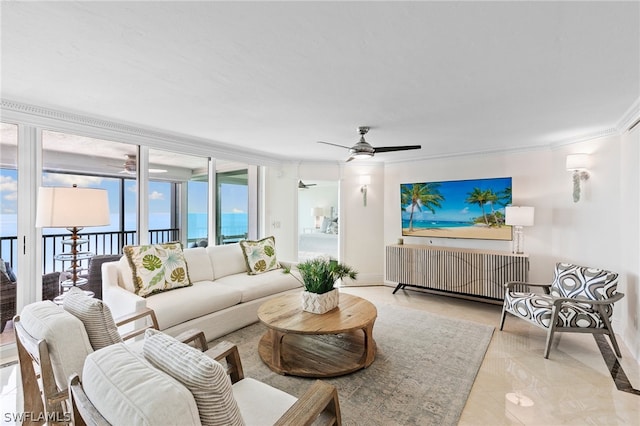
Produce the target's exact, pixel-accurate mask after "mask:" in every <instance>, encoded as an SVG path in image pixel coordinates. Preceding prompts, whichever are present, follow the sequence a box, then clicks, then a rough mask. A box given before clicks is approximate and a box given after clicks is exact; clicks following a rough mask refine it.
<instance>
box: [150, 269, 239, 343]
mask: <svg viewBox="0 0 640 426" xmlns="http://www.w3.org/2000/svg"><path fill="white" fill-rule="evenodd" d="M244 276H246V275H244ZM241 300H242V292H241V291H240V290H238V289H234V288H233V287H229V286H220V285H218V284H217V283H215V282H212V281H200V282H197V283H194V284H193V286H190V287H183V288H178V289H176V290H173V291H169V292H165V293H157V294H154V295H153V297H148V298H147V299H146V302H147V307H148V308H151V309H153V310H154V311H155V312H156V316H157V318H158V326H159V327H160V330H165V329H167V328H169V327H172V326H174V325H177V324H181V323H183V322H185V321H189V320H191V319H194V318H199V317H201V316H204V315H207V314H210V313H212V312H217V311H220V310H222V309H225V308H228V307H230V306H233V305H237V304H238V303H240V301H241Z"/></svg>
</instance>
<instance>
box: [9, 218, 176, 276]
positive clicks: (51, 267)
mask: <svg viewBox="0 0 640 426" xmlns="http://www.w3.org/2000/svg"><path fill="white" fill-rule="evenodd" d="M70 235H71V234H70V233H68V232H67V233H62V234H48V235H43V236H42V273H43V274H46V273H48V272H53V271H64V270H65V269H67V268H69V267H70V266H71V263H70V262H69V261H65V262H63V261H58V260H54V257H55V256H56V255H57V254H60V253H63V252H64V250H65V248H63V246H62V240H65V239H68V238H69V236H70ZM78 235H79V236H80V237H82V238H83V239H87V240H89V242H88V243H86V244H83V245H82V246H81V247H79V248H78V249H79V250H82V251H89V252H91V253H93V254H96V255H98V254H120V253H122V247H124V246H125V245H135V244H136V240H137V238H136V232H135V231H124V232H120V231H115V232H88V233H80V234H78ZM179 235H180V232H179V229H177V228H168V229H152V230H149V242H150V243H151V244H157V243H165V242H169V241H176V240H178V239H179ZM67 249H68V247H67ZM17 255H18V238H17V237H15V236H10V237H0V258H2V260H4V261H5V262H9V264H10V265H12V266H13V265H15V261H16V259H17ZM83 262H84V263H83ZM87 262H88V260H86V261H82V262H80V267H81V268H83V269H86V268H87V267H88V264H87ZM14 269H15V268H14Z"/></svg>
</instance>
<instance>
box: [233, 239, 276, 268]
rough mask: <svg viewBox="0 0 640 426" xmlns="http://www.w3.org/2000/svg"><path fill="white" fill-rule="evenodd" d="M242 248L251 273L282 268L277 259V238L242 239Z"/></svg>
mask: <svg viewBox="0 0 640 426" xmlns="http://www.w3.org/2000/svg"><path fill="white" fill-rule="evenodd" d="M240 248H242V254H243V255H244V260H245V262H246V263H247V271H248V273H249V275H256V274H261V273H263V272H267V271H271V270H273V269H278V268H280V264H279V263H278V259H276V238H275V237H273V236H271V237H267V238H263V239H262V240H258V241H250V240H243V241H240Z"/></svg>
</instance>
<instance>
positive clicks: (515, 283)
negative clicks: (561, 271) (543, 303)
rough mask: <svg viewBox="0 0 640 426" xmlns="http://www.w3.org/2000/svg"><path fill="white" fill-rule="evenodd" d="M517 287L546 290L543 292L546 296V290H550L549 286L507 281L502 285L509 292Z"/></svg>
mask: <svg viewBox="0 0 640 426" xmlns="http://www.w3.org/2000/svg"><path fill="white" fill-rule="evenodd" d="M517 285H522V286H525V287H540V288H542V289H546V290H545V292H546V293H547V294H549V292H548V290H549V289H550V288H551V284H539V283H526V282H524V281H509V282H506V283H505V284H504V286H505V287H506V288H507V289H509V290H510V289H512V288H513V287H515V286H517Z"/></svg>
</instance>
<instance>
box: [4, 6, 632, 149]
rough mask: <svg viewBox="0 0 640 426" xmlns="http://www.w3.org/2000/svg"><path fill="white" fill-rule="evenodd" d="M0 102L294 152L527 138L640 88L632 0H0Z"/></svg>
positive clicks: (538, 139) (626, 101) (605, 119)
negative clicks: (363, 138)
mask: <svg viewBox="0 0 640 426" xmlns="http://www.w3.org/2000/svg"><path fill="white" fill-rule="evenodd" d="M0 7H1V23H2V30H1V35H2V46H1V54H2V77H1V78H2V80H1V87H0V90H1V92H0V93H1V95H2V97H3V98H4V99H9V100H13V101H19V102H24V103H29V104H36V105H40V106H47V107H53V108H56V109H61V110H66V111H71V112H81V113H84V114H88V115H95V116H98V117H102V118H107V119H110V120H115V121H122V122H126V123H135V124H137V125H140V126H144V127H149V128H154V129H160V130H166V131H170V132H175V133H182V134H185V135H189V136H194V137H198V138H206V139H208V140H211V141H212V143H214V144H216V143H220V144H230V145H233V146H237V147H240V148H243V149H247V148H248V149H251V150H253V151H255V152H262V153H264V154H265V155H268V156H278V157H282V158H290V159H313V160H341V159H346V157H347V152H346V150H343V149H341V148H336V147H331V146H326V145H322V144H318V143H316V141H318V140H323V141H328V142H332V143H337V144H342V145H352V144H354V143H355V142H356V141H357V139H358V135H357V132H356V128H357V126H359V125H369V126H371V127H372V130H371V131H370V133H369V134H368V135H367V140H368V141H369V142H370V143H371V144H372V145H373V146H387V145H408V144H421V145H422V150H420V151H407V152H403V153H385V154H378V155H377V156H376V159H377V160H389V161H396V160H401V159H416V158H429V157H438V156H448V155H461V154H465V153H473V152H479V151H500V150H517V149H530V148H535V147H539V146H549V145H553V144H555V143H562V142H565V141H569V140H575V139H576V138H581V137H584V136H589V135H594V134H597V133H601V132H607V131H609V130H611V129H612V128H615V127H616V125H617V124H618V123H619V121H620V120H621V118H622V117H624V116H625V114H626V113H628V111H629V108H630V107H632V105H634V102H636V101H637V100H638V99H639V97H640V3H639V2H637V1H633V2H610V1H603V2H393V1H390V2H266V1H264V2H181V1H176V2H166V1H159V2H4V1H3V2H2V4H1V6H0Z"/></svg>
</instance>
